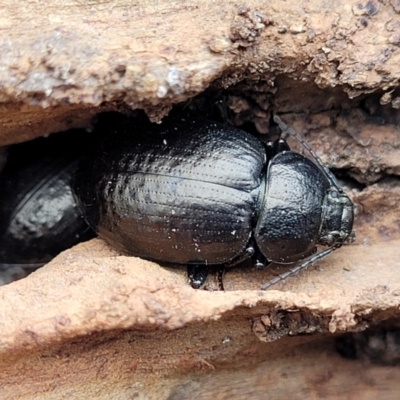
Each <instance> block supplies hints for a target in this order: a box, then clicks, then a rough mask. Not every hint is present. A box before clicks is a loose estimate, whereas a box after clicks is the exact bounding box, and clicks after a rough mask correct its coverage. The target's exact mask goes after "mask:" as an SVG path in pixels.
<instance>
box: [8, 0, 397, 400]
mask: <svg viewBox="0 0 400 400" xmlns="http://www.w3.org/2000/svg"><path fill="white" fill-rule="evenodd" d="M139 3H140V4H138V3H137V2H136V3H135V2H129V1H127V0H124V1H122V0H118V1H112V2H95V1H83V2H68V1H61V0H56V1H52V2H49V1H44V2H24V3H21V4H19V3H16V4H15V3H14V2H9V1H4V0H3V1H0V27H1V29H0V54H1V58H0V59H1V64H0V101H1V104H0V126H1V130H0V144H1V145H5V144H10V143H17V142H20V141H25V140H28V139H32V138H34V137H37V136H43V135H48V134H50V133H52V132H56V131H60V130H65V129H69V128H73V127H84V128H91V127H92V124H93V116H95V115H96V114H97V113H99V112H101V111H107V110H123V111H129V110H130V109H136V108H141V109H145V111H146V112H147V113H148V115H149V116H150V117H151V118H152V119H153V120H158V119H160V118H162V117H163V116H164V115H165V114H166V113H168V111H169V110H170V108H171V106H172V105H174V104H177V103H179V102H182V101H186V100H188V99H192V98H193V96H196V95H199V94H201V93H202V92H203V91H204V90H205V89H207V88H208V91H206V92H205V93H203V94H201V95H200V96H198V97H197V98H196V99H192V101H191V102H189V103H188V105H187V107H192V108H193V109H196V107H198V105H199V104H200V105H201V104H203V105H204V104H207V103H208V102H211V101H209V99H210V98H213V100H215V98H216V99H224V102H225V105H226V106H227V108H228V109H229V111H230V112H231V114H232V115H231V116H230V118H231V119H232V121H231V122H233V123H234V124H236V125H242V124H246V123H251V124H253V125H254V127H255V128H256V130H257V131H258V132H260V133H267V132H268V131H269V129H270V125H269V122H270V117H271V114H272V112H277V113H279V114H281V115H282V119H284V121H285V122H286V123H287V124H288V125H290V126H292V127H293V128H295V130H296V131H297V132H299V133H301V134H302V135H304V136H305V137H306V139H307V140H308V141H309V142H310V144H311V146H312V147H313V148H314V149H315V150H316V151H317V152H318V154H320V155H321V157H322V159H323V161H324V162H325V163H327V165H328V166H329V167H331V168H334V169H337V170H343V171H346V181H345V182H344V184H345V185H346V186H347V190H348V192H349V193H350V195H351V197H352V198H353V200H354V202H355V203H356V205H357V209H358V216H357V220H356V224H355V230H356V235H357V241H356V242H355V243H353V244H351V245H348V246H345V247H343V248H342V249H340V250H339V251H337V252H334V253H332V254H331V255H330V256H329V257H327V258H325V259H323V260H320V261H319V262H318V263H317V265H313V266H310V267H309V269H308V270H307V271H304V272H302V273H301V274H299V275H298V276H296V277H294V278H291V279H288V280H286V281H284V282H281V283H279V284H278V285H276V286H275V287H273V288H271V290H268V291H266V292H261V291H260V290H258V288H259V286H260V284H261V283H263V282H265V281H267V280H268V279H270V278H271V277H273V276H274V275H276V274H278V273H280V272H283V271H284V268H283V267H278V266H271V267H270V268H268V269H265V270H263V271H256V270H254V269H253V268H251V266H246V265H244V266H240V267H237V268H233V269H231V270H228V271H227V272H226V273H225V276H224V285H225V289H226V290H225V291H224V292H222V291H219V290H217V289H218V284H217V277H216V275H215V274H214V275H211V276H210V278H209V280H208V282H207V284H206V289H208V290H205V291H204V290H199V291H195V290H193V289H191V288H190V286H188V284H187V282H186V277H185V274H184V271H183V270H182V268H174V267H171V266H163V267H162V266H159V265H157V264H155V263H151V262H148V261H144V260H140V259H138V258H134V257H126V256H125V255H122V254H119V253H117V252H116V251H114V250H113V249H110V248H109V247H108V246H107V245H105V244H104V242H102V241H101V240H100V239H95V240H93V241H90V242H87V243H84V244H81V245H78V246H77V247H75V248H73V249H71V250H68V251H66V252H64V253H62V254H61V255H60V256H58V257H57V258H56V259H54V260H53V261H52V262H51V263H49V264H48V265H47V266H45V267H43V268H42V269H40V270H38V271H36V272H35V273H33V274H32V275H30V276H29V277H27V278H25V279H23V280H21V281H18V282H14V283H12V284H9V285H7V286H3V287H1V288H0V397H1V398H2V399H8V398H12V399H17V398H20V399H33V398H37V399H59V398H64V397H68V398H71V397H73V398H93V399H102V398H107V399H108V398H117V397H118V398H121V399H125V398H126V399H128V398H144V399H170V400H172V399H176V400H177V399H186V398H193V399H196V398H197V399H208V398H216V399H227V398H229V399H241V398H267V396H266V394H268V395H270V396H271V398H283V397H291V398H296V396H298V397H299V398H304V397H307V398H321V397H325V398H332V399H334V398H338V397H343V396H344V394H343V396H342V393H341V392H340V391H343V393H345V394H346V395H348V396H349V397H351V396H354V397H357V398H371V399H372V398H377V397H381V396H380V395H382V393H384V396H385V397H388V396H389V397H390V396H391V394H392V393H393V396H395V394H396V393H398V390H399V383H398V382H399V370H397V369H396V368H393V367H378V366H373V365H369V364H368V365H365V364H363V363H362V362H360V361H348V360H344V359H342V358H340V357H339V355H338V354H337V353H336V351H335V349H334V339H335V337H336V335H338V334H340V333H343V332H353V331H362V330H364V329H366V328H368V327H369V326H375V325H377V324H380V323H381V322H383V321H388V320H392V319H393V320H396V319H398V317H399V310H398V308H399V305H400V277H399V274H398V264H399V259H400V229H399V226H400V212H399V209H398V199H399V197H400V183H399V180H398V176H399V174H400V150H399V149H400V128H398V126H399V123H400V112H399V110H398V109H399V108H400V92H399V91H398V89H397V85H398V80H399V69H398V65H400V3H399V2H398V1H396V0H387V1H380V2H378V1H368V2H367V1H365V2H360V1H340V0H339V1H335V2H319V1H311V2H310V1H308V2H305V1H297V2H286V1H283V0H276V1H274V2H261V1H254V0H253V1H248V2H246V4H238V3H235V2H232V1H214V2H205V1H200V0H191V1H175V2H170V1H163V0H162V1H155V2H139ZM213 96H214V97H213ZM349 176H350V177H351V178H353V179H354V181H353V180H351V179H348V177H349Z"/></svg>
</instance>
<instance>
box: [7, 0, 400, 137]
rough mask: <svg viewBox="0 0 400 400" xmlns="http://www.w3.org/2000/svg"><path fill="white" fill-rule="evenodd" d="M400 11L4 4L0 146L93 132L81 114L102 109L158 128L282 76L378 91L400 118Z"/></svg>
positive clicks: (287, 5)
mask: <svg viewBox="0 0 400 400" xmlns="http://www.w3.org/2000/svg"><path fill="white" fill-rule="evenodd" d="M399 11H400V6H399V4H398V2H397V1H396V0H391V1H389V0H386V1H381V2H378V1H368V2H367V1H365V2H362V1H361V2H360V1H357V0H352V1H340V0H338V1H335V2H320V1H312V2H309V1H296V2H286V1H281V0H277V1H274V2H260V1H254V0H253V1H248V2H246V4H245V5H240V4H238V3H236V2H233V1H215V2H208V1H201V0H191V1H174V2H170V1H157V2H151V1H150V2H144V1H143V2H131V1H127V0H117V1H111V2H96V1H84V2H78V1H65V0H56V1H51V2H49V1H43V2H28V3H26V2H24V3H16V4H15V2H11V1H7V0H3V1H2V2H1V3H0V15H1V17H0V27H1V29H0V46H1V47H0V53H1V69H0V101H1V102H2V107H1V110H0V123H1V126H2V132H1V136H0V138H1V139H0V140H1V141H0V143H2V144H6V143H13V142H18V141H22V140H26V139H27V138H28V137H35V136H41V135H46V134H49V133H51V132H54V131H56V130H61V129H68V128H71V127H77V126H88V124H89V121H88V113H87V112H84V111H86V110H87V109H89V111H90V110H91V109H92V108H93V107H94V108H97V107H99V106H100V105H103V106H104V107H106V108H108V109H110V108H118V104H120V103H124V104H126V105H128V106H129V107H131V108H137V107H139V108H145V109H146V110H147V111H148V113H149V114H150V115H151V116H152V118H154V119H158V118H160V117H161V116H162V115H164V114H165V112H167V111H168V109H169V106H170V105H171V104H175V103H177V102H181V101H184V100H187V99H189V98H190V97H192V96H193V95H196V94H199V93H201V92H202V91H203V90H204V89H206V88H207V87H208V86H210V85H211V84H212V83H213V82H214V81H215V80H218V85H219V86H220V87H225V88H226V87H229V86H231V85H232V84H235V83H237V82H239V81H241V80H242V79H244V78H251V79H252V80H254V79H256V80H257V79H260V78H261V79H262V80H263V81H264V82H266V83H267V86H269V87H270V88H271V87H274V86H276V77H277V76H280V75H285V76H287V77H289V78H291V79H295V80H298V81H301V82H314V83H315V84H316V85H317V86H318V87H320V88H332V87H341V90H342V91H344V92H346V93H347V94H348V95H349V97H350V98H353V97H356V96H358V95H360V94H364V93H370V92H372V91H376V90H380V91H381V95H383V97H382V99H383V102H385V103H387V104H391V105H393V106H394V107H396V108H398V107H399V102H400V100H399V99H400V97H398V95H396V93H393V92H392V90H393V89H395V88H396V87H397V84H398V80H399V71H398V65H399V62H400V47H399V43H400V14H399ZM278 87H279V85H278ZM291 94H292V95H294V96H295V95H296V94H298V92H295V91H292V93H291ZM50 110H51V112H50ZM84 115H86V118H85V117H84ZM54 121H57V123H56V124H55V125H54Z"/></svg>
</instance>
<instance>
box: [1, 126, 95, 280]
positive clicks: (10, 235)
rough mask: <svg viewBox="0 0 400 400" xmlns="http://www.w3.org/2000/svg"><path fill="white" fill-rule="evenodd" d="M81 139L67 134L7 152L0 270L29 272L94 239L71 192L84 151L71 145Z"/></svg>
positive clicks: (3, 177) (2, 195) (4, 170)
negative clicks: (68, 249) (67, 250)
mask: <svg viewBox="0 0 400 400" xmlns="http://www.w3.org/2000/svg"><path fill="white" fill-rule="evenodd" d="M81 136H82V132H79V131H76V132H73V131H70V132H68V135H66V136H63V137H57V135H54V137H53V135H52V136H51V137H50V138H46V139H44V138H42V139H37V140H35V141H34V142H32V143H24V144H20V145H17V146H13V147H11V148H10V149H9V151H8V157H7V162H6V164H5V167H4V169H3V170H2V171H1V173H0V272H1V271H6V270H12V269H15V268H17V269H18V268H23V269H24V270H25V271H27V272H28V271H32V270H35V269H37V268H39V267H41V266H42V265H43V264H45V263H46V262H49V261H50V260H51V259H52V258H53V257H55V256H56V255H57V254H59V253H60V252H61V251H63V250H65V249H67V248H69V247H72V246H73V245H75V244H77V243H79V242H82V241H85V240H88V239H90V238H92V237H94V233H93V232H92V231H91V229H90V228H89V227H88V225H87V223H86V221H85V220H84V219H83V217H82V212H81V210H80V209H79V206H78V205H77V203H76V200H75V198H74V196H73V193H72V188H71V178H72V176H73V175H74V173H75V170H76V168H77V166H78V160H79V157H80V156H81V155H82V152H84V151H85V148H83V146H82V145H81V146H80V148H79V149H77V148H76V146H75V143H76V141H77V140H78V138H79V137H81ZM71 143H72V145H71ZM80 143H82V140H80Z"/></svg>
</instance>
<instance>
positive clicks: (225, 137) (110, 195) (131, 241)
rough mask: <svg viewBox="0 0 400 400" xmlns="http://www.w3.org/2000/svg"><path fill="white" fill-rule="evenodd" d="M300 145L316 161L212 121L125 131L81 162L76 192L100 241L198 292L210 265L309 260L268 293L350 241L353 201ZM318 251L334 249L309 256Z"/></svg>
mask: <svg viewBox="0 0 400 400" xmlns="http://www.w3.org/2000/svg"><path fill="white" fill-rule="evenodd" d="M275 120H276V122H278V123H279V124H280V126H281V129H283V130H284V131H285V133H286V134H287V133H289V134H292V135H294V136H296V137H297V138H298V139H299V137H298V136H297V135H296V134H295V133H294V132H293V131H291V130H289V129H287V127H286V125H284V124H283V123H282V122H281V121H280V119H279V118H277V117H276V119H275ZM299 140H301V142H302V143H303V144H304V145H305V146H306V147H307V149H309V150H310V151H311V154H312V156H313V157H314V158H315V161H316V163H317V164H316V163H314V162H312V161H311V160H309V159H308V158H306V157H305V156H303V155H301V154H299V153H296V152H293V151H290V148H289V146H288V145H287V143H286V141H285V140H284V139H283V138H281V139H278V140H277V141H276V142H275V143H272V142H268V143H267V144H265V145H263V144H262V143H261V142H260V141H258V140H257V139H256V138H255V137H253V136H252V135H250V134H248V133H246V132H244V131H242V130H240V129H237V128H234V127H229V126H224V125H220V124H218V123H214V122H209V121H202V120H184V119H179V120H177V119H173V120H172V121H170V122H163V123H162V124H159V125H157V124H150V125H148V126H135V125H129V124H128V125H127V126H126V127H125V129H121V130H119V131H118V132H114V134H112V135H110V136H109V137H108V138H107V139H105V140H104V141H103V142H102V143H101V144H100V145H99V147H98V148H97V149H96V150H95V151H94V152H92V153H91V155H88V156H86V157H85V159H84V161H83V162H81V164H80V167H79V170H78V172H77V174H76V177H75V183H74V191H75V193H76V195H77V198H78V199H79V202H80V203H81V205H82V208H83V210H84V214H85V217H86V219H87V221H88V223H89V224H90V225H91V227H92V228H93V229H94V230H95V231H96V232H97V233H98V235H99V236H100V237H102V238H103V239H104V240H106V241H107V242H108V243H110V244H111V245H112V246H114V247H116V248H118V249H120V250H123V251H125V252H127V253H129V254H132V255H136V256H139V257H143V258H147V259H152V260H158V261H164V262H170V263H178V264H187V265H188V266H189V277H190V281H191V284H192V286H193V287H196V288H197V287H199V286H201V285H202V284H203V283H204V281H205V279H206V276H207V271H208V266H209V265H215V264H220V265H223V266H224V267H227V266H232V265H234V264H236V263H238V262H239V261H242V260H244V259H246V258H249V257H253V259H254V263H255V265H256V266H258V267H260V266H263V265H265V264H266V262H274V263H280V264H296V263H297V264H298V263H299V261H301V260H304V261H303V263H302V264H301V265H297V266H295V267H294V268H292V269H290V270H289V271H288V272H287V273H285V274H282V275H280V276H279V277H277V278H275V279H273V280H271V281H269V282H267V283H266V284H264V285H263V286H262V287H261V289H266V288H267V287H269V286H270V285H272V284H275V283H276V282H278V281H280V280H282V279H284V278H286V277H287V276H289V275H291V274H294V273H296V272H297V271H298V270H300V269H302V268H305V267H307V266H308V265H309V264H310V263H312V262H314V261H316V260H317V259H319V258H321V257H323V256H325V255H327V254H328V253H330V252H331V251H332V250H334V249H337V248H338V247H340V246H341V245H342V244H343V243H344V242H345V241H346V240H349V239H351V238H352V226H353V204H352V202H351V201H350V199H349V198H348V197H347V195H346V194H345V193H344V192H343V190H342V189H341V188H340V187H339V185H338V184H337V182H336V180H335V178H334V177H333V175H332V174H331V173H330V172H329V170H328V169H326V168H325V167H324V166H323V164H322V162H321V161H320V160H319V159H318V157H317V156H316V155H315V153H314V152H313V151H312V150H311V149H310V148H309V147H308V146H307V145H306V144H305V142H304V141H303V140H302V139H301V138H300V139H299ZM319 244H320V245H324V246H329V248H328V249H327V250H324V251H322V252H320V253H318V254H316V255H314V256H313V254H314V253H315V252H316V251H317V245H319Z"/></svg>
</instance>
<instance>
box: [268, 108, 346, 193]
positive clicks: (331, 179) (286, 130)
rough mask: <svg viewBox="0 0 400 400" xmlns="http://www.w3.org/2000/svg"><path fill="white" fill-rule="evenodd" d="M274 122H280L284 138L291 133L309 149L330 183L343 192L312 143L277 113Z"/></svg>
mask: <svg viewBox="0 0 400 400" xmlns="http://www.w3.org/2000/svg"><path fill="white" fill-rule="evenodd" d="M274 122H275V123H276V124H278V126H279V128H280V130H281V131H282V134H281V137H283V139H284V138H285V137H286V136H287V135H290V136H292V137H294V138H295V139H296V140H297V141H298V142H299V143H301V144H302V145H303V147H305V148H306V149H307V151H308V152H309V153H310V154H311V155H312V156H313V158H314V160H315V161H316V163H317V164H318V166H319V167H320V169H321V170H322V172H323V174H324V175H325V177H326V178H327V179H328V181H329V182H330V184H331V185H332V186H334V187H335V188H336V189H337V190H338V191H339V193H342V192H343V189H342V188H341V187H340V186H339V184H338V182H337V180H336V178H335V176H334V175H333V174H332V172H331V171H330V170H329V169H328V168H327V167H325V165H324V164H323V162H322V160H321V159H320V158H319V157H318V155H317V153H316V152H315V151H314V150H313V149H312V148H311V147H310V145H309V144H308V143H307V142H306V141H305V139H304V138H302V137H301V136H300V135H299V134H298V133H296V132H295V131H294V130H293V129H292V128H289V127H288V126H287V125H286V124H285V123H284V122H283V121H282V120H281V119H280V118H279V117H278V116H277V115H274Z"/></svg>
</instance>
